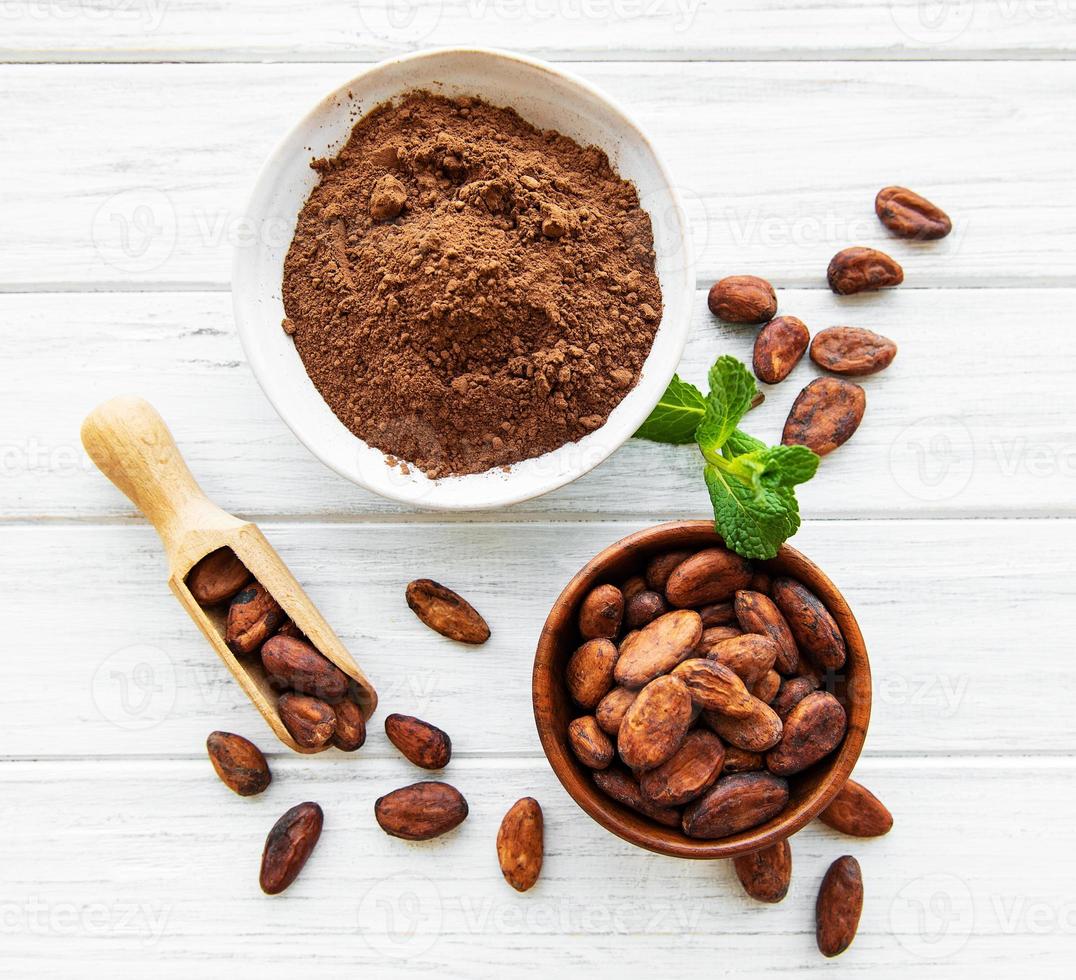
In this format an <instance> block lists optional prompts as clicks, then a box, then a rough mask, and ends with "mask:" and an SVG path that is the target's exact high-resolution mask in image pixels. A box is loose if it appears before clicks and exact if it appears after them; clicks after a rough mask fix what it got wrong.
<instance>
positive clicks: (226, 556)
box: [187, 548, 250, 606]
mask: <svg viewBox="0 0 1076 980" xmlns="http://www.w3.org/2000/svg"><path fill="white" fill-rule="evenodd" d="M249 581H250V572H248V571H247V566H246V565H244V564H243V563H242V562H241V561H240V560H239V559H238V558H237V557H236V554H235V552H234V551H232V549H231V548H218V549H217V550H216V551H214V552H211V553H210V554H208V555H206V556H205V558H203V559H202V560H201V561H200V562H198V564H197V565H195V566H194V568H192V569H191V570H190V571H189V572H188V573H187V588H188V589H190V593H191V595H192V596H194V599H195V601H196V602H197V603H198V604H199V605H202V606H215V605H216V604H217V603H218V602H224V600H225V599H230V598H231V597H232V596H233V595H235V594H236V593H237V592H238V591H239V590H240V589H241V588H243V586H244V585H246V584H247V582H249Z"/></svg>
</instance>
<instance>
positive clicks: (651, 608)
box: [624, 589, 669, 630]
mask: <svg viewBox="0 0 1076 980" xmlns="http://www.w3.org/2000/svg"><path fill="white" fill-rule="evenodd" d="M668 611H669V607H668V606H667V605H666V604H665V597H664V596H663V595H661V593H660V592H651V591H650V590H649V589H648V590H647V591H645V592H640V593H638V594H637V595H633V596H632V597H631V598H630V599H629V600H628V604H627V607H626V609H625V610H624V625H625V626H627V627H628V629H633V630H637V629H641V628H642V627H643V626H645V625H646V624H647V623H652V622H653V621H654V620H655V619H657V618H658V616H664V615H665V613H667V612H668Z"/></svg>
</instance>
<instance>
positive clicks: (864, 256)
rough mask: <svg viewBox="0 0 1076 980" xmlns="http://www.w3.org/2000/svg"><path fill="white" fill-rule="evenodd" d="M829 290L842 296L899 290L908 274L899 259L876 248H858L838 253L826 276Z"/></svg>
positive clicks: (831, 262)
mask: <svg viewBox="0 0 1076 980" xmlns="http://www.w3.org/2000/svg"><path fill="white" fill-rule="evenodd" d="M826 278H827V279H828V280H829V288H830V289H832V290H833V291H834V292H835V293H839V294H840V295H842V296H849V295H851V294H852V293H862V292H866V291H867V290H872V289H884V288H886V287H888V286H899V285H900V284H901V283H902V282H904V270H903V269H902V268H901V267H900V263H898V262H897V261H896V259H893V258H891V257H890V256H888V255H886V254H885V252H880V251H878V249H876V248H861V247H859V246H855V247H853V248H846V249H843V250H842V251H840V252H838V253H837V254H836V255H834V256H833V258H832V259H830V263H829V269H828V270H827V272H826Z"/></svg>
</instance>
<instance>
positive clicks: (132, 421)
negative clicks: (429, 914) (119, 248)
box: [82, 396, 377, 753]
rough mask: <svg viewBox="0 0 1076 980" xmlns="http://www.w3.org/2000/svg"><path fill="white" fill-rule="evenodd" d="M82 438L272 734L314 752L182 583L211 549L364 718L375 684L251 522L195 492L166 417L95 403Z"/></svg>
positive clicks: (134, 404) (123, 400) (221, 614)
mask: <svg viewBox="0 0 1076 980" xmlns="http://www.w3.org/2000/svg"><path fill="white" fill-rule="evenodd" d="M82 444H83V446H85V447H86V452H87V453H89V454H90V458H91V459H92V460H93V461H94V462H95V463H96V464H97V466H98V467H99V468H100V470H101V472H102V473H104V474H105V476H107V477H108V478H109V479H110V480H111V481H112V482H113V483H114V484H116V486H117V487H119V488H120V490H122V491H123V492H124V493H125V494H126V495H127V496H128V497H130V499H131V501H132V502H133V503H134V505H135V506H136V507H137V508H138V509H139V510H140V511H142V513H143V514H145V515H146V517H147V518H148V520H149V521H150V523H151V524H152V525H153V526H154V527H155V528H156V529H157V533H158V534H159V535H160V536H161V541H163V542H164V548H165V552H166V553H167V555H168V565H169V575H168V585H169V588H171V590H172V591H173V592H174V593H175V595H176V598H177V599H179V601H180V603H182V605H183V607H184V608H185V609H186V610H187V613H188V615H189V616H190V617H191V619H193V620H194V621H195V623H197V624H198V627H199V629H201V631H202V632H203V633H204V634H205V637H206V639H207V640H209V642H210V643H211V644H212V646H213V648H214V649H215V650H216V651H217V655H218V656H219V657H220V659H221V660H223V661H224V663H225V664H226V665H227V667H228V669H229V670H230V671H231V672H232V674H233V676H234V677H235V679H236V680H237V681H238V682H239V685H240V687H242V688H243V690H244V691H246V693H247V696H248V697H249V698H250V700H251V701H253V702H254V706H255V707H256V708H257V709H258V710H259V711H260V712H261V713H262V715H263V716H264V717H265V720H266V721H267V722H269V727H270V728H272V729H273V731H274V732H275V733H276V736H277V738H279V739H280V741H282V742H283V743H284V744H285V745H287V746H288V747H289V748H292V749H294V750H295V751H296V752H306V753H311V752H320V751H322V749H309V748H303V747H302V746H301V745H299V744H298V743H296V741H295V739H293V738H292V737H291V735H290V734H289V733H288V730H287V729H286V728H285V727H284V723H283V722H282V721H281V720H280V714H279V712H278V711H277V692H275V691H274V690H273V688H272V687H271V686H270V684H269V680H268V678H267V677H266V675H265V671H264V670H263V668H262V665H261V659H260V658H259V657H258V655H257V654H254V655H252V656H250V657H244V658H239V657H236V655H235V654H234V653H232V651H231V650H230V649H229V648H228V646H227V644H226V643H225V642H224V632H225V619H226V617H227V604H225V605H223V606H220V607H216V608H209V609H205V608H203V607H202V606H200V605H199V604H198V602H197V601H196V600H195V598H194V596H192V595H191V593H190V590H189V589H188V588H187V585H186V578H187V575H188V573H189V572H190V570H191V568H193V567H194V565H195V564H197V563H198V562H199V561H201V560H202V559H203V558H204V557H205V556H206V555H208V554H210V553H211V552H214V551H216V550H217V549H218V548H231V549H232V551H234V552H235V554H236V555H237V556H238V558H239V560H240V561H242V562H243V564H244V565H246V567H247V569H248V570H249V571H250V573H251V575H253V576H254V578H255V579H257V580H258V581H259V582H260V583H261V584H262V585H263V586H265V588H266V589H267V590H268V592H269V594H270V595H271V596H272V597H273V598H274V599H276V601H277V602H278V603H279V604H280V606H281V608H282V609H283V610H284V612H285V613H286V614H287V615H288V616H290V617H291V619H292V620H293V621H294V623H295V625H296V626H298V627H299V629H300V630H302V632H303V633H305V634H306V636H307V639H309V641H310V642H311V643H312V644H313V645H314V646H315V647H316V648H317V649H318V650H319V651H321V653H322V654H324V655H325V656H326V657H328V658H329V660H331V661H332V662H333V663H334V664H336V666H337V667H339V668H340V669H341V670H342V671H343V672H344V673H345V674H347V675H348V676H349V677H351V678H353V679H354V681H355V684H356V686H357V692H356V700H357V701H358V703H359V706H360V707H361V708H362V712H363V715H365V716H366V717H367V718H369V717H370V715H371V714H373V712H374V709H375V708H376V707H377V692H376V691H375V690H374V686H373V685H372V684H371V683H370V681H369V680H367V678H366V675H365V674H364V673H363V672H362V671H361V670H360V669H359V667H358V665H357V664H356V663H355V661H354V660H352V659H351V655H350V654H349V653H348V652H347V650H346V649H345V648H344V645H343V644H342V643H341V642H340V640H339V638H338V637H337V635H336V634H335V633H334V632H333V631H332V629H331V628H330V627H329V624H328V623H326V622H325V620H324V619H323V618H322V616H321V614H320V613H319V612H318V611H317V609H316V608H315V606H314V604H313V603H312V602H311V601H310V599H309V598H308V597H307V595H306V593H305V592H304V591H303V590H302V587H301V586H300V585H299V583H298V582H297V581H296V580H295V577H294V576H293V575H292V574H291V572H290V571H288V568H287V566H286V565H285V564H284V562H283V561H282V560H281V558H280V556H279V555H278V554H277V553H276V552H275V551H274V550H273V548H272V545H270V544H269V542H268V541H266V539H265V537H264V535H263V534H262V533H261V531H259V530H258V528H257V526H256V525H254V524H252V523H250V522H249V521H241V520H239V518H237V517H233V516H232V515H231V514H228V513H226V512H225V511H223V510H221V509H220V508H219V507H218V506H217V505H216V504H214V503H212V502H211V501H210V500H209V498H208V497H206V495H205V494H204V493H203V492H202V488H201V487H199V486H198V484H197V482H195V479H194V477H193V476H192V475H191V471H190V470H189V469H188V468H187V464H186V462H184V460H183V457H182V456H181V455H180V453H179V450H178V449H177V448H176V444H175V441H174V440H173V439H172V433H171V432H169V431H168V426H166V425H165V423H164V419H162V418H161V416H160V415H158V414H157V411H156V409H154V407H153V406H152V405H150V404H149V402H147V401H144V400H143V399H141V398H133V397H128V396H123V397H119V398H113V399H112V400H111V401H107V402H105V403H104V404H102V405H98V406H97V408H95V409H94V410H93V411H92V412H91V413H90V414H89V415H88V416H87V417H86V420H85V421H84V422H83V423H82ZM327 747H328V746H324V747H323V748H327Z"/></svg>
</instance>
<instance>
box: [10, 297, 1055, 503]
mask: <svg viewBox="0 0 1076 980" xmlns="http://www.w3.org/2000/svg"><path fill="white" fill-rule="evenodd" d="M1074 303H1076V291H1073V290H940V291H934V290H903V289H898V290H893V291H890V292H889V293H887V294H885V295H879V296H871V297H849V298H846V299H838V298H836V297H834V296H832V295H831V294H830V293H828V292H827V291H822V290H796V289H792V290H782V291H781V295H780V304H781V309H782V311H785V312H788V313H793V314H796V315H798V316H800V317H802V318H803V320H804V321H805V322H806V323H807V324H808V325H809V326H810V327H811V328H812V330H817V329H820V328H822V327H824V326H829V325H832V324H834V323H841V322H844V323H849V322H851V323H857V324H862V325H864V326H868V327H871V328H873V329H876V330H878V331H879V332H881V333H884V334H886V335H887V336H890V337H893V338H894V339H895V340H897V342H898V343H899V344H900V348H901V349H900V354H899V356H898V357H897V360H896V361H895V362H894V364H893V366H892V367H891V368H890V369H889V370H888V371H886V372H884V373H883V374H881V375H878V376H877V377H874V378H868V379H865V380H864V382H863V383H864V386H865V387H866V388H867V391H868V399H869V407H868V410H867V416H866V419H865V421H864V423H863V425H862V427H861V428H860V431H859V432H858V433H857V434H856V436H855V437H854V439H853V440H852V441H851V442H850V443H848V445H846V446H845V447H843V448H842V449H840V450H839V451H837V452H835V453H834V454H833V455H831V456H829V457H827V459H826V460H825V461H824V463H823V467H822V472H821V473H820V475H819V476H817V477H816V478H815V480H814V481H813V482H811V483H809V484H807V485H806V486H805V487H803V488H802V489H801V490H800V500H801V504H802V510H803V513H804V514H805V515H806V516H808V517H864V516H894V515H914V516H926V515H929V514H935V515H941V516H969V515H970V516H985V517H990V516H996V515H1003V514H1009V515H1017V516H1019V515H1032V516H1054V515H1071V514H1073V501H1074V500H1076V465H1074V464H1076V445H1074V441H1073V430H1072V419H1073V417H1074V416H1076V337H1074V336H1073V334H1072V332H1071V331H1068V330H1064V329H1062V328H1061V326H1060V325H1061V324H1063V323H1066V322H1067V319H1068V318H1069V315H1070V311H1071V309H1072V307H1073V305H1074ZM695 311H696V315H695V323H694V329H693V333H692V338H691V341H690V343H689V346H688V350H687V354H686V356H685V359H684V363H683V366H682V369H681V373H682V374H683V376H684V377H686V378H688V379H690V380H692V381H695V382H698V383H700V384H701V383H703V382H704V379H705V376H706V369H707V367H708V366H709V365H710V364H711V363H713V360H714V358H715V357H716V356H717V354H719V353H732V354H735V355H736V356H738V357H740V358H743V359H744V360H745V361H750V356H751V345H752V343H753V339H754V335H755V331H754V328H735V327H728V326H722V325H720V324H719V323H718V322H717V321H716V320H714V318H713V317H712V316H711V315H710V313H709V312H708V311H707V309H706V305H705V294H704V293H702V292H700V293H699V294H698V296H697V297H696V304H695ZM0 322H3V323H4V324H5V325H6V328H7V329H6V338H7V340H6V352H5V360H6V364H7V366H8V373H7V377H6V382H5V385H4V386H3V387H2V388H0V414H2V415H3V416H4V417H5V418H8V419H12V420H14V419H16V418H21V419H22V420H24V421H23V422H22V423H21V424H20V426H19V430H20V431H18V433H16V432H14V431H13V432H12V433H11V434H10V435H9V437H8V438H9V440H10V441H9V442H8V443H7V444H6V445H5V446H4V447H3V454H2V456H0V466H2V473H3V476H4V477H5V478H4V479H2V480H0V517H3V518H6V519H19V520H25V519H29V518H38V517H41V518H64V519H78V520H95V519H101V518H109V519H111V518H116V517H126V516H130V515H131V514H132V513H133V510H132V508H131V506H130V504H129V503H128V502H127V500H126V498H124V497H123V496H122V495H121V494H119V493H118V492H117V491H116V490H115V489H114V488H113V487H112V486H111V485H110V484H108V483H107V481H105V480H104V479H103V478H102V477H101V475H100V474H99V473H98V472H97V470H96V469H94V468H93V466H92V464H91V463H90V462H89V460H88V459H87V458H86V457H85V455H84V454H83V452H82V448H81V446H80V444H79V441H78V425H79V422H80V420H81V418H82V417H83V416H84V415H85V414H86V413H87V412H88V411H89V410H90V409H91V408H92V407H93V406H94V405H95V404H96V403H97V402H99V401H101V400H103V399H104V398H106V397H109V396H111V395H114V394H118V393H120V392H125V391H127V392H135V393H139V394H143V395H145V396H146V397H148V398H150V399H151V400H152V401H153V402H154V403H155V404H156V405H157V407H158V408H159V410H160V411H161V412H162V413H163V415H164V416H165V418H166V419H167V420H168V422H169V423H170V425H171V426H172V429H173V431H174V433H175V436H176V438H177V439H178V440H179V444H180V446H181V448H182V450H183V452H184V453H185V454H186V455H187V457H188V459H189V461H190V463H191V466H192V468H193V470H194V472H195V474H196V475H197V477H198V478H199V479H200V480H201V482H202V483H203V484H204V486H205V488H206V490H207V492H209V494H210V495H211V496H212V497H213V498H214V499H216V500H217V501H218V502H219V503H220V504H221V505H222V506H224V507H226V508H228V509H229V510H235V511H239V512H242V513H245V514H250V515H255V516H258V517H262V518H265V517H271V516H274V515H288V516H291V517H296V516H298V517H305V518H321V517H329V518H331V519H338V518H341V517H349V518H350V517H358V516H365V515H369V516H375V515H393V514H399V513H402V512H403V508H402V507H401V506H399V505H395V504H391V503H389V502H387V501H385V500H383V499H381V498H380V497H376V496H374V495H372V494H370V493H367V492H365V491H363V490H360V489H359V488H357V487H354V486H353V485H351V484H350V483H348V482H347V481H345V480H343V479H341V478H340V477H338V476H336V475H335V474H334V473H332V472H330V471H329V470H328V469H326V468H325V467H323V466H322V465H321V464H320V463H319V462H318V461H317V460H316V459H315V458H314V457H312V456H311V455H310V454H309V453H308V452H307V450H306V449H305V448H304V447H303V446H302V445H301V444H300V443H299V442H298V441H297V440H296V439H295V438H294V437H293V436H292V434H291V432H290V430H288V429H287V428H286V427H285V426H284V424H283V423H282V422H281V421H280V420H279V419H278V418H277V416H276V414H275V413H274V412H273V410H272V408H271V407H270V405H269V403H268V402H267V401H266V400H265V398H264V397H263V395H262V394H261V391H260V389H259V388H258V386H257V384H256V382H255V380H254V378H253V377H252V376H251V374H250V372H249V370H248V369H247V367H246V365H245V363H244V361H243V353H242V350H241V348H240V345H239V343H238V340H237V339H236V337H235V334H234V331H233V328H232V326H231V309H230V303H229V299H228V296H227V295H226V294H222V293H153V294H124V293H102V294H82V295H79V296H77V297H71V296H68V295H62V294H61V295H39V294H26V295H6V296H3V295H0ZM999 352H1004V369H1002V368H1001V367H999V364H1000V363H1001V362H999V360H998V357H999ZM816 373H817V371H816V370H815V368H814V366H813V365H812V364H810V362H806V363H805V364H803V365H801V366H800V367H799V368H798V369H797V371H796V372H795V373H794V374H793V375H792V377H791V378H790V379H789V380H787V381H786V382H784V384H782V385H780V386H777V387H774V388H771V389H769V390H768V394H767V401H766V403H765V404H764V405H763V406H762V407H761V408H759V409H756V410H755V411H754V412H753V413H752V415H751V416H750V418H749V423H748V426H747V427H748V429H749V431H751V432H754V433H756V434H757V435H759V436H760V437H762V438H765V439H767V440H772V441H777V440H778V439H779V438H780V432H781V427H782V424H783V421H784V418H785V416H786V414H787V412H788V409H789V406H790V405H791V402H792V400H793V399H794V397H795V395H796V393H797V392H798V391H799V390H800V388H801V386H802V385H804V384H806V382H807V381H808V380H809V378H811V377H812V376H814V375H815V374H816ZM239 446H242V447H243V459H242V466H237V465H236V459H235V453H236V448H237V447H239ZM707 507H708V502H707V498H706V491H705V487H704V485H703V482H702V479H701V475H700V469H699V460H698V457H697V453H696V452H695V451H694V450H693V449H691V448H690V447H668V446H659V445H656V444H654V443H643V442H639V441H632V442H629V443H628V444H627V445H626V446H624V448H622V449H621V450H619V451H618V452H617V453H615V454H614V455H613V456H612V457H611V458H610V459H609V460H607V461H606V462H605V463H604V464H602V465H601V466H599V467H598V468H597V469H596V470H594V471H593V472H592V473H590V474H589V475H588V476H586V477H584V478H583V479H581V480H579V481H577V482H575V483H574V484H571V485H569V486H568V487H565V488H563V489H562V490H560V491H558V492H556V493H553V494H550V495H548V496H546V497H543V498H539V499H538V500H535V501H531V502H528V503H526V504H523V505H521V506H520V507H517V508H515V509H514V510H513V511H511V512H510V513H512V515H513V518H514V519H521V518H525V517H527V516H531V515H533V516H542V515H545V516H549V515H560V516H576V515H581V514H594V515H600V516H603V517H605V518H606V519H608V518H611V517H615V516H618V515H620V516H640V517H643V518H646V519H655V520H656V519H659V518H660V517H662V516H665V515H669V516H686V515H693V514H694V515H704V514H705V513H706V512H707ZM486 516H492V515H486Z"/></svg>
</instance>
